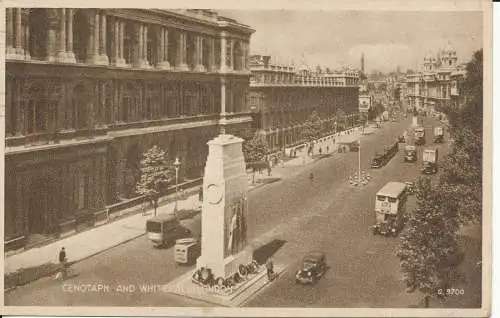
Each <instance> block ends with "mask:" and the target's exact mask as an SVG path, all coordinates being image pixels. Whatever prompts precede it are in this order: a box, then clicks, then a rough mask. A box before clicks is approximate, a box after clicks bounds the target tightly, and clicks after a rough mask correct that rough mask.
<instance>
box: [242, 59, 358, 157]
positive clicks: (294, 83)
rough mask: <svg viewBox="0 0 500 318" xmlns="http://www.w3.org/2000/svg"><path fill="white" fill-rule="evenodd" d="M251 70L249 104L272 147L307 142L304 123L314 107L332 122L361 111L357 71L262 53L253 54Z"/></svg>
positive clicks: (273, 148) (355, 115)
mask: <svg viewBox="0 0 500 318" xmlns="http://www.w3.org/2000/svg"><path fill="white" fill-rule="evenodd" d="M250 71H251V73H252V75H251V78H250V93H249V105H250V108H251V110H252V111H253V112H254V116H255V120H256V122H257V128H258V129H260V130H261V132H262V133H263V134H264V135H265V136H266V138H267V141H268V145H269V148H270V149H272V150H277V149H281V148H283V147H289V146H292V145H296V144H299V143H302V142H304V138H303V136H302V125H303V123H304V121H305V120H306V119H307V118H308V117H309V116H310V115H311V113H312V112H313V111H316V112H317V113H318V114H319V116H320V117H321V118H322V119H323V120H324V121H325V122H330V125H331V124H333V123H334V122H339V123H340V122H341V121H343V122H349V121H350V122H354V120H355V118H354V117H357V116H358V115H359V109H358V103H359V101H358V96H359V74H358V72H357V71H352V70H345V71H342V72H332V71H330V70H321V69H319V68H317V69H314V70H312V69H309V68H307V67H304V66H302V67H298V68H297V67H295V66H293V65H282V64H277V63H273V62H272V61H271V57H270V56H262V55H252V56H251V57H250ZM337 115H341V117H342V118H338V117H337ZM346 117H347V120H346ZM327 124H328V123H327Z"/></svg>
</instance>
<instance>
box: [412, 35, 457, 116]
mask: <svg viewBox="0 0 500 318" xmlns="http://www.w3.org/2000/svg"><path fill="white" fill-rule="evenodd" d="M465 75H466V71H465V65H463V64H459V63H458V57H457V52H456V51H455V49H454V48H453V47H452V46H451V44H450V43H448V44H447V45H446V47H445V48H443V49H442V50H440V51H439V52H438V53H437V54H436V55H433V54H432V53H431V52H429V53H428V54H427V55H426V56H425V58H424V61H423V65H422V68H421V70H420V71H418V72H416V73H414V74H407V76H406V80H405V84H406V91H405V99H406V100H407V102H408V107H409V108H412V109H417V110H420V111H431V110H434V109H436V108H439V107H443V106H446V105H451V106H455V107H456V106H458V104H459V103H460V97H461V96H460V83H461V82H462V80H463V79H464V78H465Z"/></svg>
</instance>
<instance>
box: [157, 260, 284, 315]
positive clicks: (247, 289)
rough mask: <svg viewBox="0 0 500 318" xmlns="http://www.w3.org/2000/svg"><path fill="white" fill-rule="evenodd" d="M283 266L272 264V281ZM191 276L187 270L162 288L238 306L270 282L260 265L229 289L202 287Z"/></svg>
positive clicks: (278, 275)
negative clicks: (255, 270) (253, 272)
mask: <svg viewBox="0 0 500 318" xmlns="http://www.w3.org/2000/svg"><path fill="white" fill-rule="evenodd" d="M285 268H286V267H285V266H284V265H281V264H276V265H275V266H274V278H273V281H275V280H276V279H279V277H280V275H281V274H282V273H283V272H284V271H285ZM192 276H193V272H192V271H188V272H187V273H186V274H184V275H182V276H180V277H178V278H177V279H175V280H173V281H171V282H170V283H168V284H167V285H165V286H164V288H163V289H162V290H163V291H164V292H166V293H169V294H173V295H178V296H181V297H186V298H190V299H194V300H199V301H202V302H205V303H209V304H212V305H215V306H225V307H240V306H244V305H245V304H246V303H248V302H249V301H250V300H252V299H253V298H254V297H255V296H257V294H258V293H259V291H261V290H262V289H263V288H265V287H266V286H269V285H270V283H271V282H272V281H269V279H268V277H267V272H266V268H265V266H262V265H261V266H260V268H259V270H258V271H257V272H256V273H255V274H252V275H251V276H250V275H249V276H248V277H247V279H246V280H245V281H243V282H241V283H240V284H238V285H237V286H234V287H232V288H230V289H219V288H217V287H215V286H211V287H203V286H201V285H198V284H196V283H194V282H193V280H192Z"/></svg>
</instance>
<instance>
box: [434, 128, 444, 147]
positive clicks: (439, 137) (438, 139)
mask: <svg viewBox="0 0 500 318" xmlns="http://www.w3.org/2000/svg"><path fill="white" fill-rule="evenodd" d="M443 142H444V131H443V127H441V126H438V127H434V143H435V144H439V143H443Z"/></svg>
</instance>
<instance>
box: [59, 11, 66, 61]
mask: <svg viewBox="0 0 500 318" xmlns="http://www.w3.org/2000/svg"><path fill="white" fill-rule="evenodd" d="M59 14H60V16H59V29H58V36H57V38H58V41H57V44H58V45H57V61H58V62H60V63H65V62H66V9H65V8H62V9H59Z"/></svg>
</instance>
